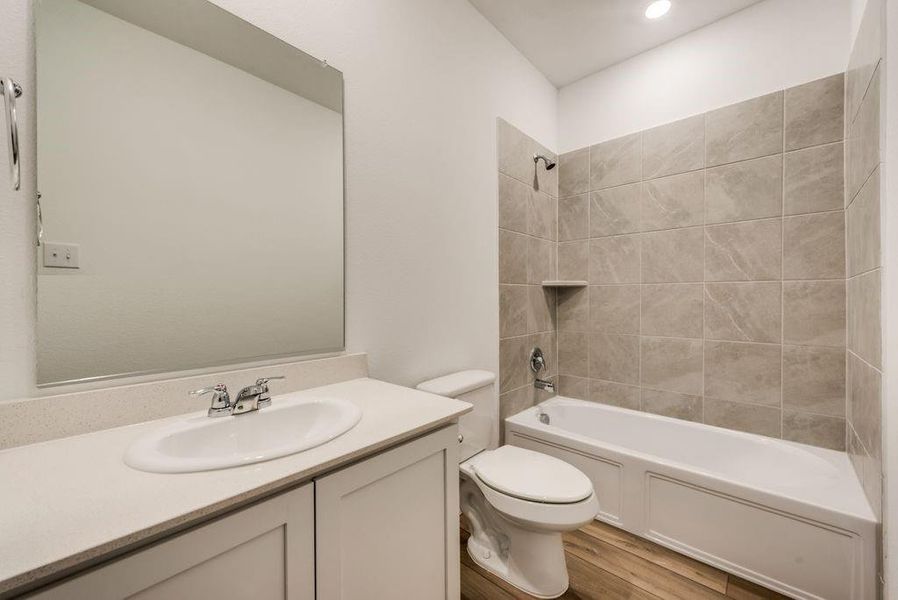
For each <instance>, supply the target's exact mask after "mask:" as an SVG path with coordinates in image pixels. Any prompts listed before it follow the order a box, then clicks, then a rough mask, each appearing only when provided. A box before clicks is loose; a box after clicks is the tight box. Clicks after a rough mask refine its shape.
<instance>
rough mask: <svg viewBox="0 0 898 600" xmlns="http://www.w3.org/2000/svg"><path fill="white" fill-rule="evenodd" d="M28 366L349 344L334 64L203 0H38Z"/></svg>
mask: <svg viewBox="0 0 898 600" xmlns="http://www.w3.org/2000/svg"><path fill="white" fill-rule="evenodd" d="M34 12H35V20H36V60H37V168H38V189H39V190H40V195H41V197H40V208H41V212H42V216H43V234H42V242H41V246H40V247H39V248H38V266H37V269H38V330H37V335H38V344H37V359H38V384H39V385H48V384H58V383H71V382H78V381H85V380H95V379H99V378H108V377H116V376H123V375H136V374H147V373H161V372H170V371H184V370H193V369H200V368H206V367H212V366H218V365H227V364H238V363H250V362H258V361H261V360H270V359H272V358H275V357H292V356H298V355H309V354H322V353H327V352H333V351H337V350H341V349H342V348H343V77H342V74H341V73H340V72H339V71H337V70H336V69H333V68H331V67H329V66H327V65H326V64H325V63H323V62H322V61H319V60H318V59H316V58H314V57H312V56H310V55H308V54H305V53H304V52H302V51H300V50H298V49H296V48H294V47H293V46H291V45H289V44H287V43H286V42H284V41H282V40H279V39H277V38H275V37H273V36H271V35H269V34H268V33H266V32H264V31H262V30H260V29H258V28H256V27H254V26H253V25H250V24H249V23H247V22H245V21H243V20H241V19H239V18H237V17H236V16H234V15H232V14H230V13H228V12H226V11H224V10H222V9H221V8H219V7H217V6H215V5H214V4H211V3H209V2H206V1H205V0H153V2H145V1H142V0H82V1H78V0H35V11H34Z"/></svg>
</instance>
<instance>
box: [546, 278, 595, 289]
mask: <svg viewBox="0 0 898 600" xmlns="http://www.w3.org/2000/svg"><path fill="white" fill-rule="evenodd" d="M588 284H589V282H586V281H577V280H571V281H567V280H554V279H553V280H550V281H543V282H542V286H543V287H544V288H569V287H586V286H587V285H588Z"/></svg>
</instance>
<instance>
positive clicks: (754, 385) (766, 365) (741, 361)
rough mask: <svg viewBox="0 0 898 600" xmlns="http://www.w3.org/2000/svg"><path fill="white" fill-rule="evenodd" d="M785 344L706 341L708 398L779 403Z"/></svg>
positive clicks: (756, 402) (777, 404)
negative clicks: (783, 346) (783, 347)
mask: <svg viewBox="0 0 898 600" xmlns="http://www.w3.org/2000/svg"><path fill="white" fill-rule="evenodd" d="M781 354H782V346H779V345H773V344H749V343H738V342H715V341H706V342H705V397H706V398H708V397H712V398H717V399H719V400H732V401H736V402H752V403H755V404H768V405H773V406H779V405H780V398H781V383H782V360H781V358H782V356H781Z"/></svg>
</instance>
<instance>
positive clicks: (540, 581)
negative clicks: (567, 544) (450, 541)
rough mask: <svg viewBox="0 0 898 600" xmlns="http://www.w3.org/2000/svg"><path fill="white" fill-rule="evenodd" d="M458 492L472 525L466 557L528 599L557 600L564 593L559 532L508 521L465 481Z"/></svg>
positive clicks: (564, 571)
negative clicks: (548, 599) (528, 597)
mask: <svg viewBox="0 0 898 600" xmlns="http://www.w3.org/2000/svg"><path fill="white" fill-rule="evenodd" d="M460 492H461V494H460V495H461V498H460V499H461V509H462V512H463V513H464V515H465V517H467V519H468V521H469V523H470V525H471V535H470V537H469V538H468V544H467V549H468V554H469V555H470V557H471V559H473V560H474V562H475V563H477V564H478V565H479V566H481V567H482V568H484V569H485V570H487V571H489V572H490V573H492V574H493V575H495V576H497V577H499V578H500V579H504V580H505V581H507V582H508V583H510V584H511V585H513V586H514V587H516V588H518V589H519V590H521V591H524V592H527V593H528V594H530V595H531V596H536V597H538V598H557V597H558V596H561V595H562V594H564V592H566V591H567V589H568V585H569V580H568V573H567V564H566V562H565V559H564V542H563V540H562V538H561V531H558V530H551V529H547V528H545V527H544V528H537V527H533V526H532V525H527V524H524V523H519V522H516V521H514V520H511V519H509V518H507V517H506V516H505V515H502V514H500V513H499V512H498V511H496V510H495V509H493V507H492V506H491V505H490V504H489V502H487V501H486V499H485V498H484V497H483V494H482V493H481V491H480V489H479V488H478V487H477V485H476V484H475V483H474V482H472V481H471V480H470V479H468V478H462V481H461V490H460Z"/></svg>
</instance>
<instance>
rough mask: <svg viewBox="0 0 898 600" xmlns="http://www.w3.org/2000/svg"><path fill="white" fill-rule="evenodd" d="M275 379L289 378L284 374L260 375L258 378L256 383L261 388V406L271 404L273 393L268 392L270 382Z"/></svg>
mask: <svg viewBox="0 0 898 600" xmlns="http://www.w3.org/2000/svg"><path fill="white" fill-rule="evenodd" d="M273 379H287V378H286V377H284V376H283V375H274V376H272V377H260V378H259V379H256V385H257V386H259V387H260V388H261V391H260V393H259V408H264V407H266V406H271V394H270V393H268V382H269V381H271V380H273Z"/></svg>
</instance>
